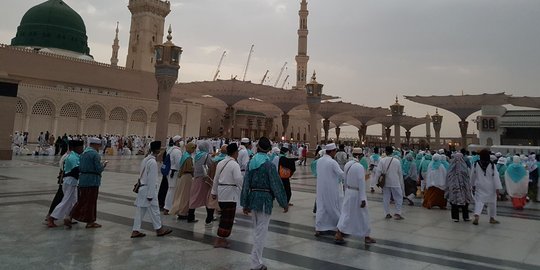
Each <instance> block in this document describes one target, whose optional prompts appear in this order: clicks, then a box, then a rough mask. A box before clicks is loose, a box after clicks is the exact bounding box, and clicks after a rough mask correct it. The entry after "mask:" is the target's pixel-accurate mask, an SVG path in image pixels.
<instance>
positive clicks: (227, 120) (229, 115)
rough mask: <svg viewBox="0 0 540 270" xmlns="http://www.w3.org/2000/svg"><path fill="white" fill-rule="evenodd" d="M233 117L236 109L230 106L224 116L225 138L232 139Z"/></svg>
mask: <svg viewBox="0 0 540 270" xmlns="http://www.w3.org/2000/svg"><path fill="white" fill-rule="evenodd" d="M233 117H234V108H233V107H232V106H228V107H227V108H226V109H225V114H224V115H223V134H224V136H225V138H232V134H231V129H232V122H233Z"/></svg>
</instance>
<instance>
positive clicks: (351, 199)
mask: <svg viewBox="0 0 540 270" xmlns="http://www.w3.org/2000/svg"><path fill="white" fill-rule="evenodd" d="M345 173H346V175H345V185H346V187H347V188H346V189H345V199H344V201H343V207H342V208H341V216H340V218H339V222H338V225H337V228H338V229H339V230H340V231H341V232H342V233H345V234H350V235H354V236H357V237H366V236H369V234H370V232H371V227H370V225H369V213H368V209H367V196H366V181H365V170H364V167H363V166H362V165H360V163H358V161H356V160H352V161H349V162H347V164H345ZM362 201H366V206H365V207H364V208H361V207H360V205H361V204H362Z"/></svg>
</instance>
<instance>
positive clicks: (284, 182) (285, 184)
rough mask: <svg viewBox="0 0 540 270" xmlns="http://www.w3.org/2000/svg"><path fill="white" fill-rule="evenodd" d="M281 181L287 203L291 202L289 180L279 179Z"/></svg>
mask: <svg viewBox="0 0 540 270" xmlns="http://www.w3.org/2000/svg"><path fill="white" fill-rule="evenodd" d="M281 181H283V187H284V188H285V194H287V202H290V201H291V197H292V191H291V180H289V179H281Z"/></svg>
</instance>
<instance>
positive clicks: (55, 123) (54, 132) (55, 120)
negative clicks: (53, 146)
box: [51, 114, 59, 135]
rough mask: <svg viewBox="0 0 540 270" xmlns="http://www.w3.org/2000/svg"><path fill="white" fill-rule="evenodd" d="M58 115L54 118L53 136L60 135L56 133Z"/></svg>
mask: <svg viewBox="0 0 540 270" xmlns="http://www.w3.org/2000/svg"><path fill="white" fill-rule="evenodd" d="M58 117H59V116H58V114H55V115H54V117H53V128H52V133H51V134H56V135H58V134H57V133H56V132H57V131H58Z"/></svg>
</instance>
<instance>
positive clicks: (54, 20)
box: [11, 0, 90, 55]
mask: <svg viewBox="0 0 540 270" xmlns="http://www.w3.org/2000/svg"><path fill="white" fill-rule="evenodd" d="M11 45H12V46H29V47H40V48H57V49H64V50H68V51H73V52H78V53H82V54H86V55H90V48H88V37H87V36H86V27H85V26H84V21H83V19H82V18H81V16H80V15H79V14H78V13H77V12H75V10H73V9H72V8H71V7H69V6H68V5H67V4H66V3H64V1H62V0H49V1H47V2H45V3H41V4H39V5H37V6H35V7H33V8H31V9H30V10H28V11H27V12H26V14H24V16H23V18H22V20H21V24H20V25H19V27H18V28H17V35H16V36H15V38H13V39H12V40H11Z"/></svg>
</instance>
